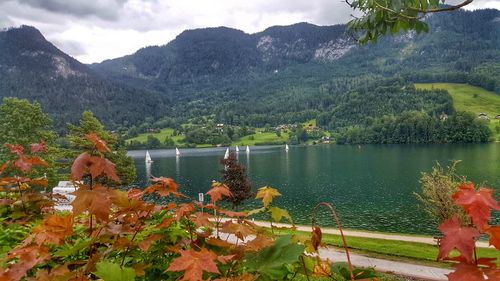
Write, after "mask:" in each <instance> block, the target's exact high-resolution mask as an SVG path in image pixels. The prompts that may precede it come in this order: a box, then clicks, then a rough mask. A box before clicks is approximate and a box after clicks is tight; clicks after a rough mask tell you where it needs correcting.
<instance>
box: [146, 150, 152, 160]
mask: <svg viewBox="0 0 500 281" xmlns="http://www.w3.org/2000/svg"><path fill="white" fill-rule="evenodd" d="M152 162H153V160H151V155H149V151H148V150H146V163H152Z"/></svg>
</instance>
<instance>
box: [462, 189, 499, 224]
mask: <svg viewBox="0 0 500 281" xmlns="http://www.w3.org/2000/svg"><path fill="white" fill-rule="evenodd" d="M492 194H493V190H491V189H488V188H480V189H479V191H477V192H476V191H475V190H474V184H473V183H467V184H462V185H461V186H459V191H457V192H456V193H455V194H453V199H454V201H455V204H457V205H459V206H462V207H463V208H464V210H465V212H466V213H467V214H468V215H469V216H470V217H471V218H472V222H473V223H474V224H475V225H476V226H477V227H478V228H479V229H480V230H484V229H485V227H486V226H487V224H488V221H489V220H490V218H491V210H490V209H495V210H500V206H499V205H498V202H497V201H495V199H493V196H492Z"/></svg>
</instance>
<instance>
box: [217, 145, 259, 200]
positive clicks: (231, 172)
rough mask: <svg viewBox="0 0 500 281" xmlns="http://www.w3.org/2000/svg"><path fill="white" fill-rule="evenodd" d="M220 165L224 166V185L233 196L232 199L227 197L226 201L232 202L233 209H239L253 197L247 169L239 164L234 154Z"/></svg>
mask: <svg viewBox="0 0 500 281" xmlns="http://www.w3.org/2000/svg"><path fill="white" fill-rule="evenodd" d="M220 163H221V164H222V165H223V166H224V169H223V170H221V173H222V179H223V183H224V184H225V185H226V186H227V187H229V190H230V191H231V193H232V194H233V195H232V196H231V197H225V198H224V200H225V201H229V202H231V203H232V204H233V208H237V207H238V206H239V205H240V204H241V203H242V202H243V201H245V200H247V199H250V198H252V196H253V193H252V186H251V185H250V182H249V180H248V177H247V174H246V170H245V167H243V166H242V165H240V164H239V163H238V160H237V159H236V155H235V154H234V153H231V154H229V157H228V158H227V159H221V161H220Z"/></svg>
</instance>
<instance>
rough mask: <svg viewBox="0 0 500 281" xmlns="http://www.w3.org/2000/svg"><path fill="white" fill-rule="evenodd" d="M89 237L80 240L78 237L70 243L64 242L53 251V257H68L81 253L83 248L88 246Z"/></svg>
mask: <svg viewBox="0 0 500 281" xmlns="http://www.w3.org/2000/svg"><path fill="white" fill-rule="evenodd" d="M90 244H91V243H90V239H87V240H82V239H78V240H76V241H75V242H72V243H71V244H68V243H66V244H64V245H63V246H62V247H61V248H60V249H59V250H58V251H57V252H55V253H54V256H55V257H70V256H75V255H78V254H81V253H82V252H83V250H86V249H87V247H88V246H90Z"/></svg>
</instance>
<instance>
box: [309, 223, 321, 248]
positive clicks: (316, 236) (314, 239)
mask: <svg viewBox="0 0 500 281" xmlns="http://www.w3.org/2000/svg"><path fill="white" fill-rule="evenodd" d="M322 236H323V234H322V233H321V228H319V227H318V226H315V227H314V228H313V230H312V233H311V243H312V246H313V248H314V250H315V251H318V248H319V246H320V244H321V238H322Z"/></svg>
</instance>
